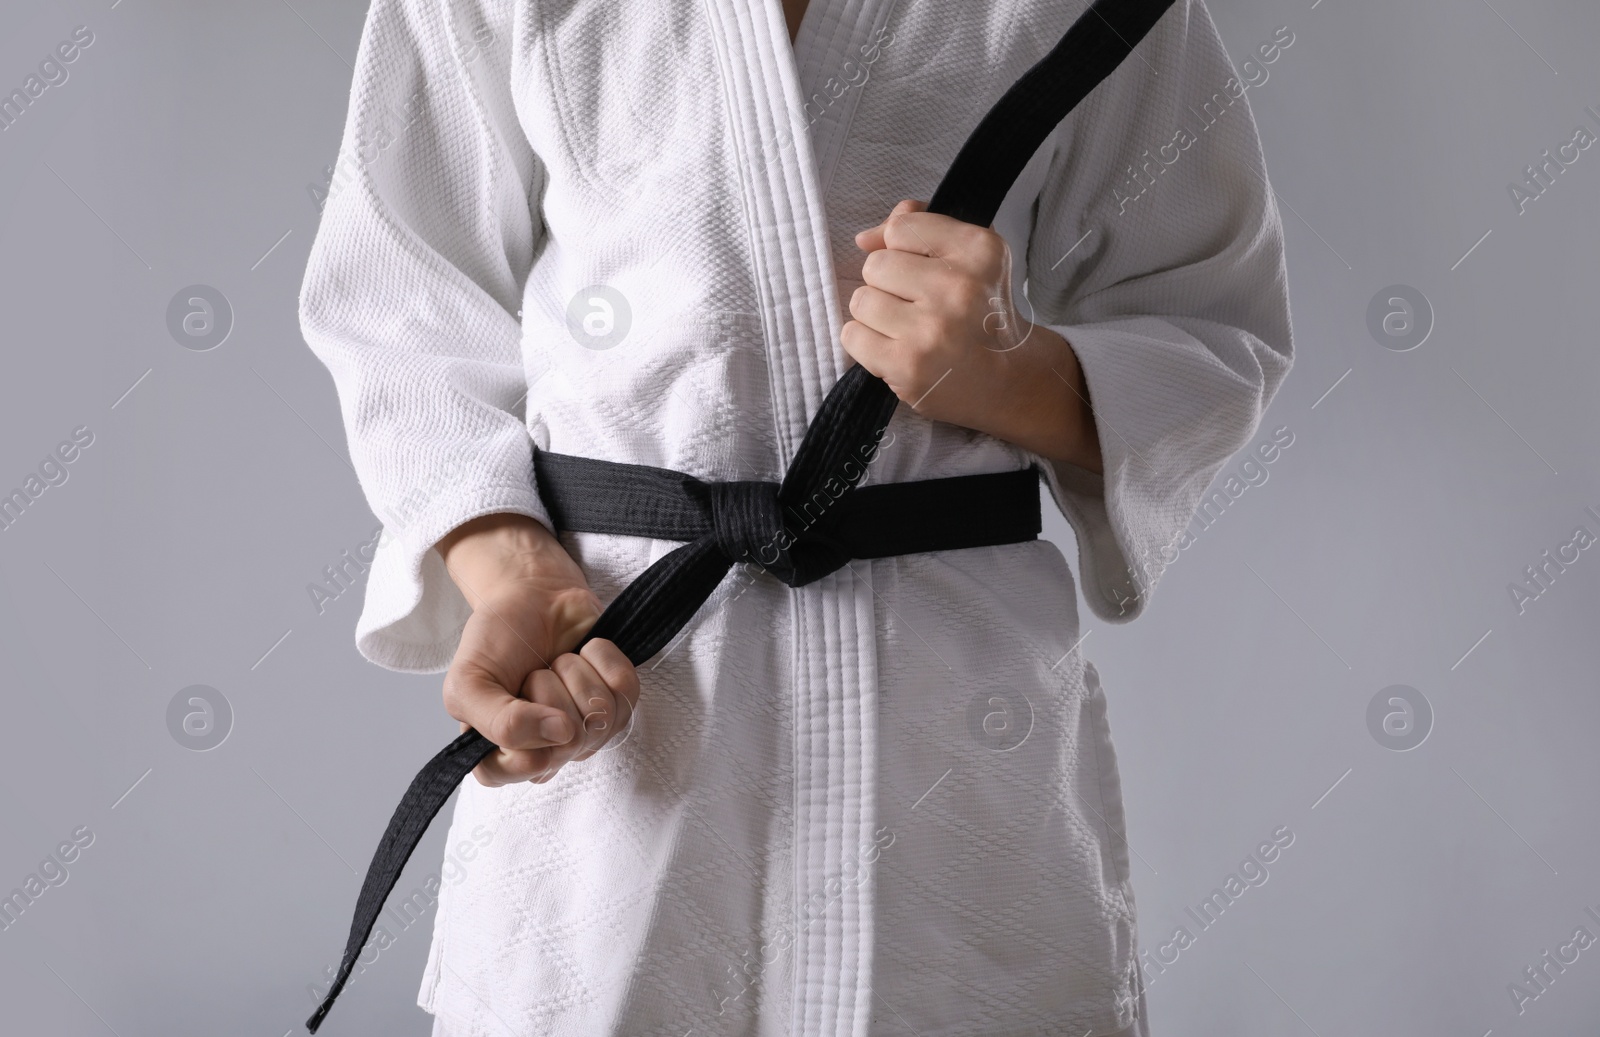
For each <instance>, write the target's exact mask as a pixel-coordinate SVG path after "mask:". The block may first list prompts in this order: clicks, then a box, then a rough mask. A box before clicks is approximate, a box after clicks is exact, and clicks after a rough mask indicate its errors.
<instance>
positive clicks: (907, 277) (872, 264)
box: [861, 248, 954, 302]
mask: <svg viewBox="0 0 1600 1037" xmlns="http://www.w3.org/2000/svg"><path fill="white" fill-rule="evenodd" d="M953 277H954V275H952V274H951V272H950V266H949V264H947V263H944V262H942V261H941V260H938V259H930V258H929V257H927V256H919V255H917V254H916V253H914V252H902V251H900V250H899V249H895V248H886V249H879V250H878V251H877V252H874V253H872V254H871V255H870V256H868V257H867V259H866V262H864V263H862V264H861V280H862V281H864V282H865V283H867V284H869V285H871V286H872V287H874V288H878V289H881V290H883V291H885V292H888V293H889V294H890V295H893V296H896V297H897V298H901V299H905V300H906V301H907V302H920V301H922V300H924V299H928V298H930V297H934V296H937V295H939V294H941V293H943V292H945V291H947V289H948V286H949V284H950V282H951V281H952V280H953Z"/></svg>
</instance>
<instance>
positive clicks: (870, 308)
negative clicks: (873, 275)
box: [850, 284, 921, 339]
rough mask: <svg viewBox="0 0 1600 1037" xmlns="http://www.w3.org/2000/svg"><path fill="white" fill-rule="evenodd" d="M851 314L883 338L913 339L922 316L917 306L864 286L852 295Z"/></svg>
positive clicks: (895, 296)
mask: <svg viewBox="0 0 1600 1037" xmlns="http://www.w3.org/2000/svg"><path fill="white" fill-rule="evenodd" d="M850 315H851V316H852V317H854V318H855V319H856V320H858V321H860V322H861V323H863V324H865V325H866V326H867V327H869V328H871V329H872V330H873V331H876V332H877V333H878V334H880V335H886V336H888V337H889V338H893V339H904V338H910V337H912V335H913V334H914V332H915V330H916V326H917V323H918V321H920V320H921V315H920V314H919V312H918V310H917V305H916V304H915V303H911V302H907V301H906V300H904V299H902V298H900V297H899V296H898V295H890V294H889V293H888V292H886V291H884V290H883V289H881V288H874V287H872V285H870V284H864V285H862V286H861V287H859V288H857V289H856V290H855V291H854V292H852V293H851V294H850Z"/></svg>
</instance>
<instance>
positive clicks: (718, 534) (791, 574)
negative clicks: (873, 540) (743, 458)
mask: <svg viewBox="0 0 1600 1037" xmlns="http://www.w3.org/2000/svg"><path fill="white" fill-rule="evenodd" d="M705 486H706V489H707V491H708V493H709V498H710V504H711V525H712V534H711V535H712V537H713V539H715V541H716V544H717V550H718V551H720V552H721V553H722V556H723V557H724V558H726V559H727V560H728V561H729V562H732V563H735V564H737V563H739V562H752V563H754V564H756V565H758V566H760V567H761V568H762V569H764V570H766V571H767V572H768V573H770V574H771V575H772V576H773V577H775V578H776V579H777V580H778V581H779V582H781V583H783V584H785V585H787V586H790V587H799V586H803V585H805V584H807V583H810V582H811V581H813V580H817V579H820V578H822V577H823V576H825V575H827V574H828V573H830V572H833V571H834V570H835V569H838V568H840V567H842V566H843V565H844V564H845V563H847V562H848V561H849V560H850V553H849V552H848V551H847V550H845V549H844V548H843V547H842V545H839V544H837V543H835V542H834V541H833V540H832V539H831V538H829V537H827V536H825V535H822V534H821V532H820V531H819V530H817V529H815V528H813V527H811V526H809V525H808V527H807V528H806V529H804V530H802V531H801V532H799V533H798V534H797V533H794V532H791V531H790V530H789V529H787V528H785V526H784V521H783V507H782V505H781V504H780V503H779V501H778V484H777V483H770V482H711V483H706V484H705Z"/></svg>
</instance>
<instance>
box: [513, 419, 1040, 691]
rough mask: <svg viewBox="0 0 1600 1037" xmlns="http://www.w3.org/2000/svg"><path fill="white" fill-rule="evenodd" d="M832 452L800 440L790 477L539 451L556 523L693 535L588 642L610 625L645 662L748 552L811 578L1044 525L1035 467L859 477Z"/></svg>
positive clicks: (986, 542) (629, 592)
mask: <svg viewBox="0 0 1600 1037" xmlns="http://www.w3.org/2000/svg"><path fill="white" fill-rule="evenodd" d="M813 427H814V428H815V427H816V426H813ZM829 438H830V441H831V443H833V444H836V445H840V446H846V447H850V448H852V449H854V446H855V444H852V443H848V442H845V441H843V440H838V439H833V438H832V437H829ZM807 441H808V442H810V441H811V437H810V435H809V434H808V436H807ZM813 445H814V444H813ZM834 460H836V459H835V458H832V457H831V456H820V455H819V454H817V453H815V452H811V453H808V452H807V451H806V450H805V447H804V445H802V448H801V453H800V454H799V455H797V456H796V458H795V464H794V465H792V466H790V469H789V474H788V476H787V477H785V479H784V481H783V483H782V485H780V484H778V483H771V482H702V481H701V480H699V479H696V478H695V477H694V476H692V475H684V474H683V473H682V472H673V471H668V470H666V469H663V468H650V467H646V466H644V465H634V464H617V463H614V462H611V461H596V460H593V459H591V458H587V457H572V456H570V455H567V454H552V453H549V452H547V451H538V452H536V454H535V456H534V469H535V478H536V479H537V481H538V485H539V495H540V498H541V499H542V500H543V501H544V504H545V507H546V508H547V509H548V510H549V512H550V518H551V520H552V521H553V522H554V523H555V526H556V528H557V529H558V530H572V531H574V532H582V533H622V534H626V535H629V536H646V537H656V538H658V539H662V540H687V541H689V543H687V544H685V545H684V546H683V547H680V548H678V549H677V550H675V551H672V552H671V553H669V554H667V555H665V556H663V557H662V558H661V559H660V560H659V561H657V562H656V563H655V564H654V565H652V566H650V568H648V569H646V570H645V571H644V573H643V574H642V575H641V576H640V577H639V578H638V579H636V580H634V581H633V582H632V583H630V584H629V585H628V586H627V588H625V589H624V590H623V591H622V593H621V594H619V595H617V598H616V600H615V601H613V602H612V603H611V605H610V606H609V607H608V608H607V609H606V610H605V612H604V613H602V614H601V616H600V619H599V620H597V621H596V622H595V625H594V628H593V629H591V630H590V631H589V633H588V635H587V636H585V637H584V639H583V643H587V642H588V641H589V640H590V638H595V637H603V638H606V639H608V640H611V641H614V642H616V644H617V647H619V648H621V649H622V652H623V654H624V655H626V656H627V657H628V658H629V659H631V660H632V661H633V663H634V664H635V665H638V664H639V663H642V662H644V661H645V660H646V659H648V658H650V657H651V656H652V655H655V654H656V653H657V652H659V651H660V650H661V649H662V648H665V647H666V645H667V643H668V642H669V641H671V640H672V638H673V636H674V635H676V634H677V633H678V631H680V630H682V629H683V628H684V626H685V625H687V624H688V622H689V620H690V619H691V618H692V617H693V616H694V614H695V612H696V611H697V610H698V609H699V608H700V606H701V605H702V604H703V603H704V602H705V600H706V599H707V598H709V597H710V596H711V592H712V591H714V590H716V588H717V585H718V584H719V583H721V582H722V578H723V577H724V576H726V575H727V574H728V570H729V569H730V568H732V567H733V566H734V565H736V564H738V563H740V562H750V563H753V564H755V565H758V566H760V567H761V568H762V569H764V570H766V571H767V572H768V573H770V574H772V575H773V576H774V577H776V578H777V579H778V580H779V581H780V582H782V583H784V584H786V585H788V586H790V587H803V586H805V585H806V584H808V583H813V582H815V581H817V580H820V579H822V578H823V577H824V576H826V575H828V574H829V573H831V572H834V571H836V570H838V569H840V568H842V567H843V566H844V565H845V563H847V562H849V561H850V560H851V559H852V558H889V557H891V556H894V555H905V554H914V553H917V552H919V551H955V550H958V549H960V548H966V547H989V546H992V545H996V544H1016V543H1021V542H1023V541H1026V540H1032V539H1034V538H1035V537H1037V536H1038V535H1039V528H1040V525H1039V473H1038V470H1037V469H1034V468H1024V469H1021V470H1019V471H1014V472H996V473H993V474H986V475H959V476H955V477H952V478H949V479H925V480H922V481H919V482H904V483H885V484H883V485H880V486H859V487H858V486H857V485H856V483H857V482H858V481H859V480H860V478H861V475H863V474H864V473H865V471H866V463H865V462H864V461H861V460H859V459H856V458H846V459H845V460H843V461H841V462H838V465H837V467H836V468H834V469H832V470H833V471H835V472H836V473H838V474H835V475H833V476H829V475H827V474H826V473H827V472H828V471H829V468H828V464H829V462H830V461H834ZM851 475H853V476H854V478H851Z"/></svg>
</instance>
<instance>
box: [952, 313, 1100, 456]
mask: <svg viewBox="0 0 1600 1037" xmlns="http://www.w3.org/2000/svg"><path fill="white" fill-rule="evenodd" d="M1023 330H1024V332H1025V333H1024V335H1023V336H1022V341H1021V343H1020V344H1019V345H1017V346H1016V347H1015V348H1013V349H1008V350H1004V351H997V350H986V351H985V353H986V354H987V356H985V357H984V362H983V364H982V365H981V367H982V368H983V371H984V373H983V374H982V375H980V377H981V378H982V380H983V382H984V383H985V386H986V388H985V391H984V392H983V394H982V395H984V396H985V397H987V398H988V401H989V402H988V404H987V406H985V407H984V408H983V412H982V416H981V417H979V418H978V419H977V423H976V424H974V426H973V427H974V428H976V429H977V430H978V431H980V432H986V433H988V434H989V435H991V436H994V437H995V438H997V439H1003V440H1005V441H1006V442H1008V443H1014V444H1016V445H1017V446H1020V447H1022V448H1023V449H1024V450H1031V451H1033V452H1034V453H1037V454H1040V455H1041V456H1043V457H1046V458H1048V459H1050V460H1052V461H1065V462H1067V463H1068V464H1073V465H1076V466H1077V467H1079V468H1084V469H1087V470H1089V471H1091V472H1096V473H1098V472H1100V471H1102V469H1103V462H1102V459H1101V454H1100V436H1099V433H1098V431H1097V430H1096V428H1095V420H1094V408H1093V406H1092V405H1091V403H1090V400H1089V386H1088V382H1087V381H1086V380H1085V378H1084V375H1083V368H1082V367H1081V366H1080V365H1079V364H1078V357H1077V354H1075V353H1074V352H1073V351H1072V346H1071V345H1070V344H1069V343H1068V342H1067V340H1066V339H1064V338H1062V337H1061V336H1060V335H1059V334H1057V333H1056V332H1054V331H1052V330H1050V329H1049V328H1047V327H1044V326H1042V325H1038V324H1035V325H1033V326H1032V327H1031V328H1025V329H1023Z"/></svg>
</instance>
